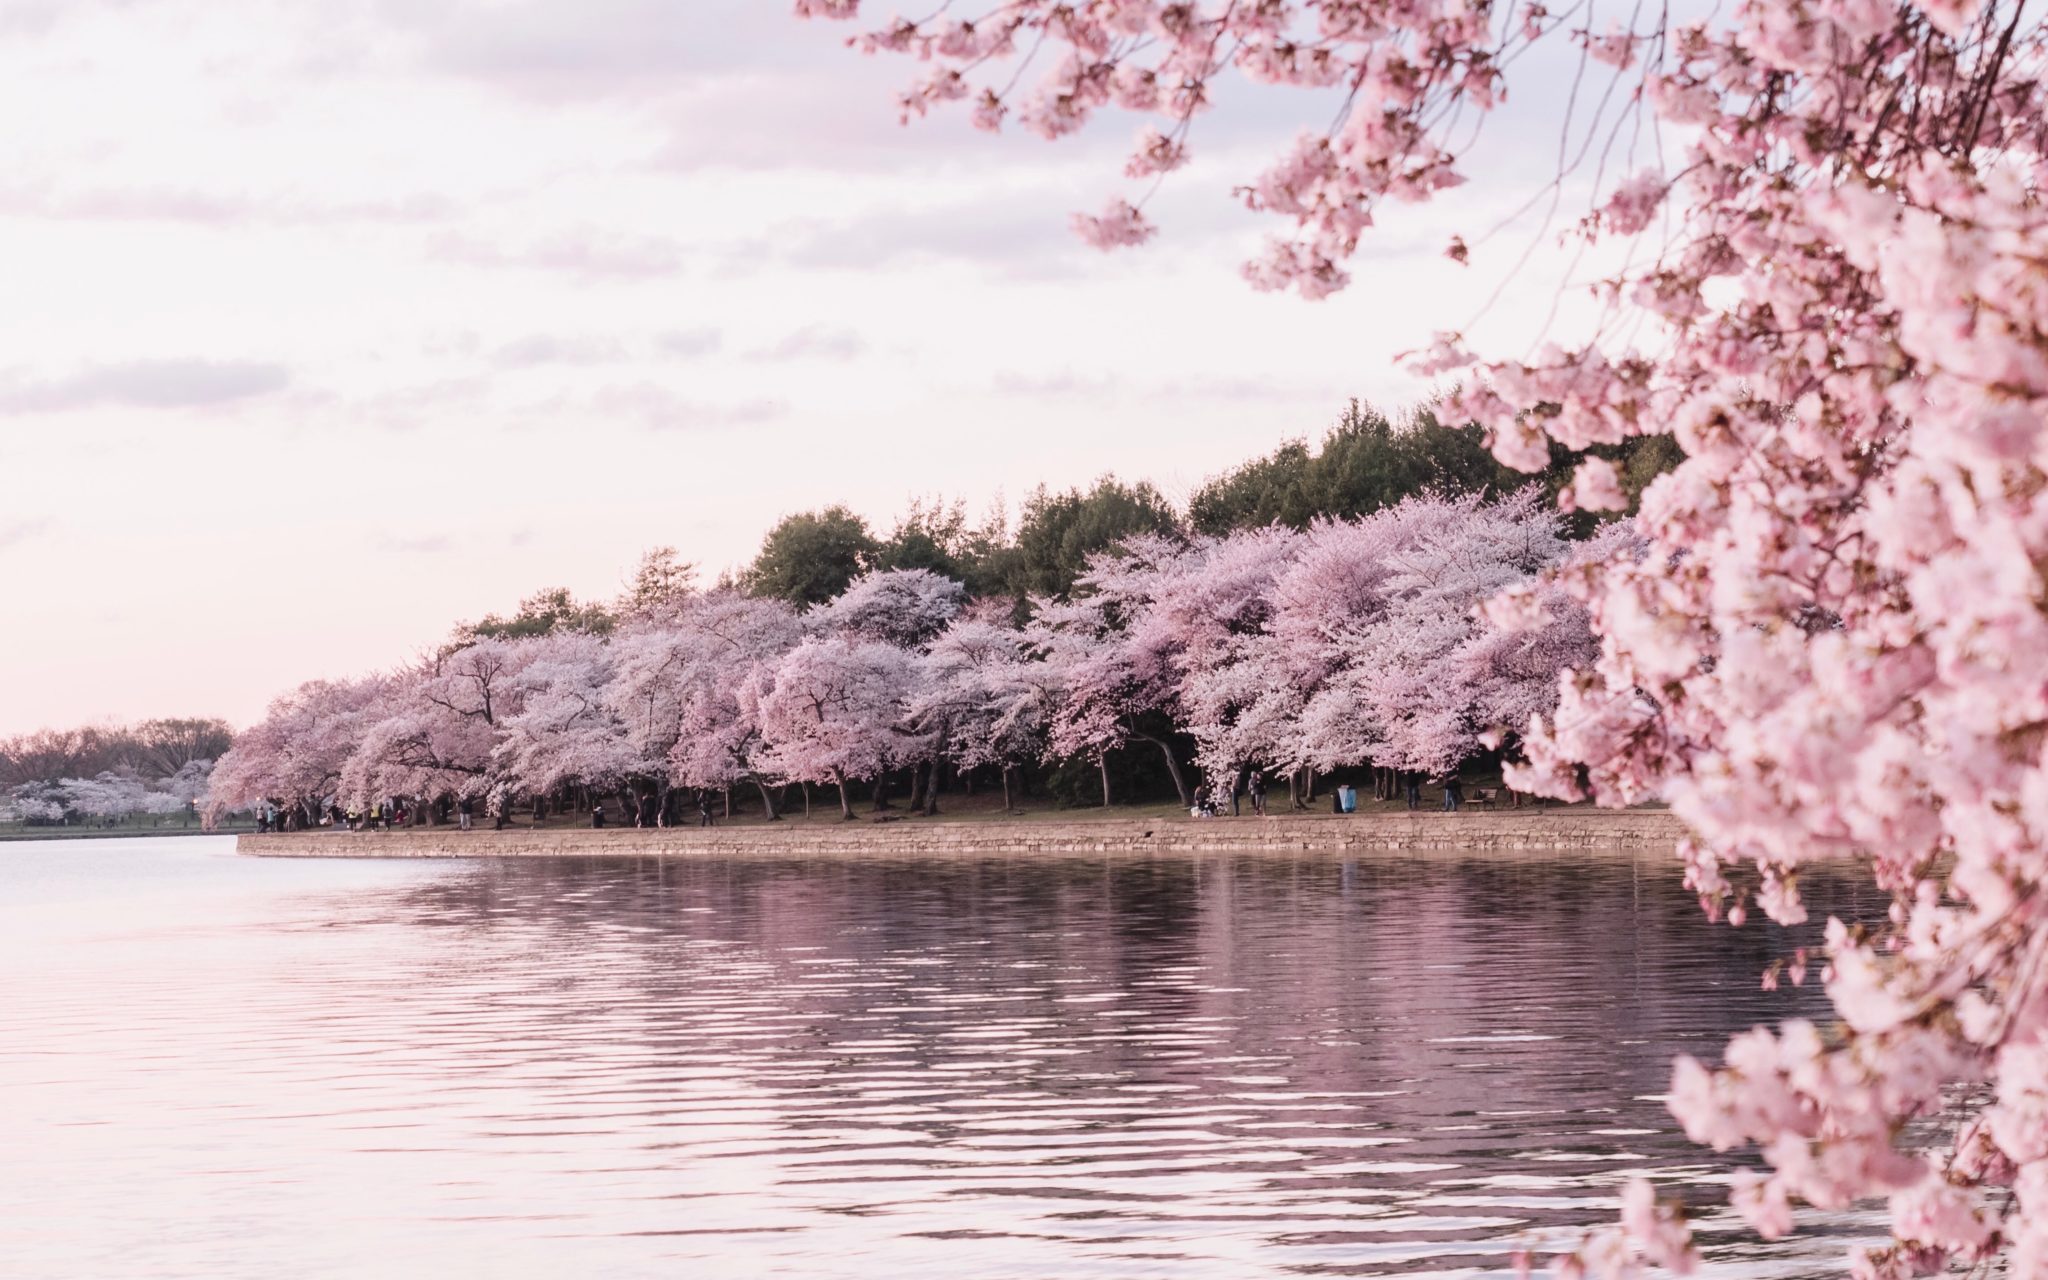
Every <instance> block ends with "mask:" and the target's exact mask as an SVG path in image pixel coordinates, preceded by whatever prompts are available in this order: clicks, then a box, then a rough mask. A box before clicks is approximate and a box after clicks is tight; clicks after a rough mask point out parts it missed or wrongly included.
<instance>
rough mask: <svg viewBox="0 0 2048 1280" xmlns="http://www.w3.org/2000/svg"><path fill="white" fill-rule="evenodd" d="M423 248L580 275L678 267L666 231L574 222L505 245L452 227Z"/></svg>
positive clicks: (473, 261)
mask: <svg viewBox="0 0 2048 1280" xmlns="http://www.w3.org/2000/svg"><path fill="white" fill-rule="evenodd" d="M427 252H428V253H429V254H430V255H432V256H433V257H435V258H438V259H440V260H441V261H443V262H453V263H458V264H460V265H462V266H469V267H523V268H529V269H534V270H540V271H559V272H563V273H566V274H569V275H578V276H585V277H609V278H615V279H635V278H640V277H646V276H665V275H673V274H675V273H676V272H678V271H680V270H682V269H683V249H682V246H681V245H680V244H679V243H678V242H676V241H674V240H671V239H669V238H667V237H665V236H643V235H635V234H633V233H631V232H620V231H604V230H599V229H595V228H591V227H578V228H574V229H572V230H568V231H561V232H557V233H555V234H554V235H551V236H546V237H543V238H541V239H539V240H534V241H531V242H529V243H527V244H525V245H523V246H520V247H516V248H506V247H504V246H502V245H498V244H493V243H491V242H490V241H486V240H479V239H476V238H475V237H472V236H465V235H459V234H456V233H453V232H448V233H444V234H441V235H437V236H434V237H433V238H432V239H430V240H429V241H428V242H427Z"/></svg>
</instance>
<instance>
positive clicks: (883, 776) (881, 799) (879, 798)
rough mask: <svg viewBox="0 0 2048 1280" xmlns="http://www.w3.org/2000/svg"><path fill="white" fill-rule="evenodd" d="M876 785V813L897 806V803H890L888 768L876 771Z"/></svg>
mask: <svg viewBox="0 0 2048 1280" xmlns="http://www.w3.org/2000/svg"><path fill="white" fill-rule="evenodd" d="M874 785H875V812H876V813H880V812H881V811H882V810H884V809H893V808H895V807H896V806H895V805H892V804H890V803H889V772H888V770H886V769H884V770H882V771H880V772H878V773H876V774H875V784H874Z"/></svg>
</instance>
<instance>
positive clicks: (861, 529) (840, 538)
mask: <svg viewBox="0 0 2048 1280" xmlns="http://www.w3.org/2000/svg"><path fill="white" fill-rule="evenodd" d="M880 550H881V545H880V544H879V543H877V542H876V541H875V537H874V535H873V534H871V533H869V532H868V525H867V521H865V520H863V519H861V518H860V517H859V516H857V515H855V514H854V513H853V512H851V511H849V510H847V509H846V508H845V507H842V506H837V505H834V506H830V507H826V508H825V509H824V510H822V511H800V512H798V513H796V514H795V515H791V516H784V517H783V518H782V520H781V521H780V522H778V523H777V524H776V526H775V527H774V528H773V529H770V530H769V531H768V536H767V537H766V538H763V539H762V540H761V551H760V554H758V555H756V556H755V557H754V562H753V563H752V564H750V565H748V566H747V567H746V568H745V569H744V570H743V571H741V573H740V585H741V586H742V587H743V588H745V589H746V591H747V592H748V594H750V595H757V596H779V597H780V598H782V599H784V600H787V601H789V602H790V603H792V604H798V605H814V604H823V603H825V602H826V601H827V600H830V599H832V598H833V597H834V596H836V595H838V594H839V593H840V592H842V591H844V590H846V585H847V584H848V583H850V582H852V581H853V580H854V579H855V578H857V577H859V576H860V575H861V574H863V573H865V572H867V571H868V570H869V569H872V568H873V567H875V558H876V556H877V554H878V553H879V552H880Z"/></svg>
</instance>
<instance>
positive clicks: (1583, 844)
mask: <svg viewBox="0 0 2048 1280" xmlns="http://www.w3.org/2000/svg"><path fill="white" fill-rule="evenodd" d="M1684 834H1685V828H1684V826H1683V825H1682V824H1680V823H1679V821H1678V820H1677V819H1676V818H1674V817H1672V816H1671V815H1670V814H1669V813H1665V812H1662V811H1660V810H1630V811H1625V812H1604V811H1601V810H1595V809H1566V810H1549V811H1537V812H1531V813H1515V812H1512V811H1510V812H1507V813H1474V812H1470V811H1467V812H1464V813H1419V814H1388V815H1380V814H1374V815H1363V816H1358V817H1351V818H1337V817H1327V818H1313V817H1288V818H1266V819H1258V818H1217V819H1211V820H1202V821H1197V820H1194V819H1188V818H1164V819H1159V820H1156V821H1145V820H1142V819H1133V818H1123V819H1103V820H1096V821H1086V820H1081V821H1051V820H1016V821H1001V820H996V821H983V822H946V821H920V820H917V819H904V820H899V821H895V822H884V823H875V822H861V823H852V822H849V823H845V824H843V825H842V824H835V825H830V826H821V825H815V820H813V824H810V825H803V826H798V825H794V824H789V825H785V824H777V825H775V826H772V827H770V826H746V827H712V828H709V829H700V828H696V827H680V828H674V829H670V830H665V831H635V830H631V829H606V830H602V831H594V830H588V829H578V828H552V829H548V830H542V831H533V830H523V831H522V830H518V829H513V830H508V831H487V830H477V831H469V832H462V831H457V830H455V829H454V828H452V827H433V828H428V829H426V830H423V831H414V830H402V831H391V832H382V831H378V832H326V831H317V832H314V831H308V832H293V833H290V834H285V835H245V836H240V837H237V839H236V849H237V850H238V851H239V852H241V853H246V854H254V855H256V856H259V857H279V858H318V857H331V858H447V857H508V858H582V857H760V856H762V855H766V854H781V855H793V856H812V855H848V854H851V855H878V856H891V857H904V856H917V857H922V856H931V855H951V854H965V855H970V856H992V857H993V856H1004V855H1009V854H1018V853H1040V854H1103V853H1108V854H1125V853H1167V854H1193V853H1274V852H1280V853H1351V852H1367V851H1372V850H1387V849H1596V848H1609V847H1618V846H1625V845H1645V844H1662V845H1670V844H1675V843H1676V842H1677V841H1678V840H1679V838H1680V837H1682V836H1683V835H1684Z"/></svg>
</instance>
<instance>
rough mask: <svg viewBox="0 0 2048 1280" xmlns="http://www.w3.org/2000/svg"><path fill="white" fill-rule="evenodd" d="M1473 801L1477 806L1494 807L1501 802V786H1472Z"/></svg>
mask: <svg viewBox="0 0 2048 1280" xmlns="http://www.w3.org/2000/svg"><path fill="white" fill-rule="evenodd" d="M1472 803H1473V804H1474V805H1475V806H1477V805H1485V806H1486V807H1487V808H1489V809H1491V808H1493V807H1494V806H1495V805H1497V804H1499V803H1500V788H1499V787H1474V788H1472Z"/></svg>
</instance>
